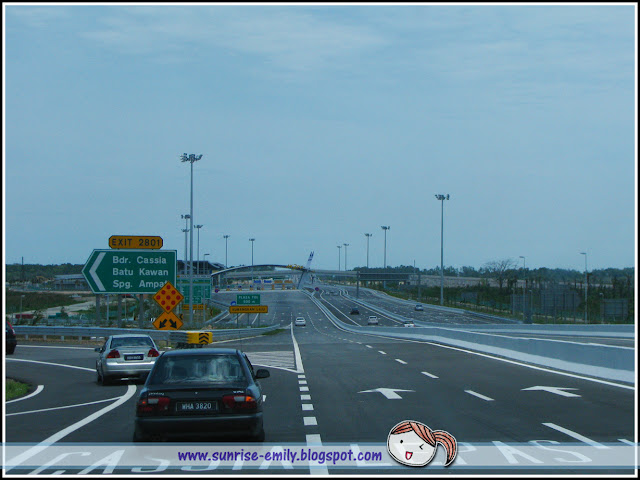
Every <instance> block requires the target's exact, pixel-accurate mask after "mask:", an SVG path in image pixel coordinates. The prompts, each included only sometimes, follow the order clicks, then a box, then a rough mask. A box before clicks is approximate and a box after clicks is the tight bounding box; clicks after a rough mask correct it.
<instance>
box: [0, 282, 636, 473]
mask: <svg viewBox="0 0 640 480" xmlns="http://www.w3.org/2000/svg"><path fill="white" fill-rule="evenodd" d="M341 290H343V289H341V288H338V287H327V286H323V287H321V289H320V291H318V292H315V294H314V295H315V297H316V298H317V299H318V300H320V301H321V302H323V304H324V305H326V306H328V308H330V311H331V312H332V313H333V314H334V315H335V316H336V317H338V318H339V319H340V320H342V321H344V322H349V323H351V324H353V325H355V324H358V325H366V321H367V317H368V315H370V314H372V315H376V316H377V317H378V319H379V321H380V324H381V326H393V325H398V328H404V327H402V326H400V325H399V323H398V321H397V320H395V319H393V318H391V317H387V316H384V315H381V314H380V313H378V312H374V311H369V310H368V309H367V308H366V307H360V315H349V311H350V309H351V307H352V306H353V305H354V304H355V303H354V301H353V300H352V299H350V298H348V297H346V296H344V295H343V294H341V293H340V291H341ZM333 292H337V294H333ZM254 293H260V294H261V298H262V301H261V303H262V304H266V305H269V313H268V314H262V315H261V316H260V319H259V320H258V318H257V317H256V316H255V315H241V316H239V317H238V318H236V316H235V315H233V316H232V317H229V318H225V319H222V320H221V321H220V324H221V325H224V324H226V323H229V322H232V323H235V322H236V321H237V322H238V323H239V324H240V325H246V324H255V322H258V321H260V322H261V323H263V324H273V323H277V324H280V325H281V326H282V327H283V328H282V330H281V331H280V332H279V333H277V334H275V335H265V336H256V337H253V338H245V339H242V340H234V341H227V342H221V343H218V344H213V345H212V347H215V346H216V345H220V346H225V347H236V348H240V349H242V350H244V351H245V352H247V354H248V356H249V358H250V360H251V361H252V363H253V364H254V366H260V367H264V368H268V369H269V370H270V372H271V377H270V378H267V379H264V380H261V383H262V385H263V386H264V389H265V395H266V396H265V410H264V418H265V430H266V440H265V445H269V446H271V447H274V448H281V447H282V446H286V445H297V446H304V445H320V444H322V445H323V446H331V445H346V446H349V447H350V448H352V449H354V450H355V451H360V452H365V451H367V450H371V451H373V450H376V451H378V450H380V451H385V452H386V441H387V437H388V435H389V432H390V430H391V429H392V428H393V427H394V426H395V425H396V424H398V423H399V422H401V421H404V420H414V421H418V422H421V423H424V424H426V425H428V426H429V427H430V428H431V429H433V430H445V431H447V432H449V433H450V434H452V435H453V436H454V437H455V438H456V439H457V441H458V448H459V450H458V457H457V458H456V461H455V462H454V463H453V464H452V465H451V466H449V467H446V473H449V474H456V473H460V474H497V475H504V474H509V475H513V474H535V473H538V474H540V473H542V474H549V473H560V474H595V473H612V472H614V473H616V474H619V473H632V472H631V470H630V469H626V470H619V469H615V468H613V469H612V468H596V467H598V466H599V465H600V464H599V463H598V462H597V461H596V462H594V461H593V458H595V457H593V458H592V456H597V455H601V454H602V453H603V452H605V453H606V452H607V451H613V450H615V448H614V447H616V446H624V445H629V444H631V443H633V442H634V440H635V438H636V430H635V425H636V424H637V419H636V418H635V413H634V407H635V390H634V388H633V386H630V385H628V384H624V383H620V382H613V381H608V382H607V381H602V380H598V379H589V378H585V377H584V376H577V375H571V374H568V373H566V372H556V371H554V370H552V369H540V368H532V367H531V366H528V365H524V364H521V363H516V362H512V361H509V360H507V359H504V358H499V357H495V356H492V355H490V354H479V353H477V352H472V351H469V350H465V349H462V348H456V347H451V346H446V345H438V344H435V343H433V342H425V341H418V340H403V339H394V338H388V337H384V336H376V335H371V334H364V333H350V332H346V331H344V330H342V329H340V328H338V327H337V326H336V325H335V324H334V323H333V322H332V321H331V320H330V319H329V318H327V316H326V315H325V314H324V313H323V312H322V311H321V309H320V308H319V307H318V306H317V305H316V304H315V303H313V302H312V301H311V299H310V298H309V296H308V295H306V294H304V293H303V292H301V291H260V292H254ZM366 295H369V294H366ZM369 296H373V295H369ZM376 298H377V297H376ZM218 299H219V300H220V301H223V302H227V301H231V300H233V299H235V293H231V292H224V293H222V292H221V293H220V297H218ZM382 302H383V303H384V301H382ZM385 305H386V306H387V307H388V308H391V307H390V306H389V305H388V304H385ZM407 313H409V312H407ZM415 313H416V314H417V315H418V316H420V318H421V319H422V320H425V321H426V320H428V319H429V318H432V319H433V318H436V319H437V320H438V322H439V323H440V322H442V321H444V322H446V321H449V322H455V321H460V319H459V317H458V315H457V314H448V315H447V314H445V313H443V312H437V313H433V312H415ZM298 316H303V317H305V318H306V320H307V326H306V327H295V328H294V327H292V326H291V323H292V321H293V320H294V319H295V317H298ZM416 318H417V317H416ZM460 318H465V317H464V315H462V316H460ZM465 321H466V322H468V323H469V324H471V323H472V322H473V321H475V322H480V320H478V319H474V318H472V316H470V317H469V318H466V319H465ZM481 323H485V322H484V321H482V322H481ZM95 357H96V354H95V352H94V351H93V349H92V348H90V347H86V346H80V345H69V344H65V345H53V344H46V345H45V344H42V345H36V344H29V345H25V344H19V345H18V348H17V349H16V353H15V355H13V356H11V357H9V358H7V359H6V362H5V367H6V372H7V373H6V374H7V376H8V377H12V378H17V379H23V380H25V381H28V382H29V383H31V384H33V385H41V386H42V389H41V391H40V392H39V393H37V394H35V395H33V396H31V397H28V398H25V399H22V400H19V401H14V402H7V404H6V405H5V432H6V440H7V442H9V443H11V442H27V443H35V444H40V443H41V442H44V443H45V444H50V443H55V444H57V445H73V449H74V451H75V450H77V451H78V452H81V451H82V449H83V447H82V445H89V444H92V443H95V442H100V443H106V444H107V445H108V446H109V445H111V446H112V448H113V450H114V451H116V450H117V449H118V448H119V446H120V445H123V444H129V448H131V445H130V442H131V438H132V434H133V418H134V405H135V398H136V392H137V391H138V390H139V389H140V385H138V384H135V383H133V382H127V381H123V382H120V383H116V384H114V385H110V386H105V387H102V386H99V385H98V384H97V383H96V374H95ZM193 444H196V445H199V446H201V447H202V448H205V447H206V446H210V445H212V443H195V442H191V443H189V445H193ZM168 445H169V446H173V448H176V449H179V448H180V444H176V446H174V444H173V443H171V444H168ZM238 445H239V444H237V443H236V446H238ZM50 448H51V447H50ZM486 452H488V453H486ZM585 452H586V453H585ZM481 453H482V455H481ZM37 454H38V455H45V454H46V450H45V451H44V452H42V453H40V452H37ZM35 455H36V453H33V455H32V456H35ZM78 455H80V454H78ZM385 455H386V456H385V457H384V459H383V460H384V461H383V462H378V463H375V464H374V463H370V464H367V463H366V462H361V463H359V464H358V465H353V466H333V465H326V464H318V465H315V466H311V467H310V466H308V465H306V466H301V465H299V464H287V463H286V462H283V463H279V462H274V463H271V464H268V465H266V467H265V466H264V465H263V468H259V467H256V466H252V465H246V466H245V465H243V464H242V462H240V463H235V464H234V465H233V466H224V465H218V464H214V463H211V464H210V465H209V466H208V467H205V468H203V469H202V470H201V471H200V472H201V473H209V474H229V473H232V472H233V473H239V474H292V475H300V474H308V473H312V474H364V475H371V474H393V475H398V474H400V475H404V474H418V475H422V474H427V473H438V472H440V473H442V472H443V471H444V470H445V467H443V466H442V460H443V458H444V452H443V450H442V449H441V448H440V449H438V454H437V455H436V459H435V461H434V462H432V463H431V464H429V465H427V466H426V467H422V468H415V467H408V466H404V465H400V464H399V463H397V462H395V461H394V460H393V459H392V458H391V457H390V456H389V455H388V454H385ZM481 456H482V457H483V458H480V457H481ZM29 458H30V457H29V455H28V454H27V455H25V457H24V460H23V461H22V463H21V465H19V466H16V467H15V468H13V469H12V470H11V471H10V473H12V474H14V473H15V474H18V473H20V474H29V473H37V474H52V473H55V472H61V473H80V472H78V471H77V470H75V471H74V470H65V469H64V468H61V467H59V466H57V465H56V460H55V458H51V459H50V463H51V465H49V466H47V465H45V464H43V463H38V464H33V463H31V464H30V462H33V459H32V460H29ZM38 458H40V457H38ZM109 458H116V457H109ZM487 458H495V462H494V463H491V462H490V465H489V466H481V465H482V462H483V461H485V460H486V459H487ZM98 463H99V462H98ZM160 464H161V465H164V466H163V467H158V468H157V469H156V470H155V471H154V473H158V474H184V473H187V472H191V473H194V472H195V471H196V470H197V469H195V468H194V467H190V466H189V465H185V464H183V465H173V464H172V465H169V466H167V465H165V464H162V462H160ZM503 466H506V467H505V468H506V469H505V468H502V467H503ZM92 468H93V469H92V470H90V471H87V470H85V471H84V472H82V473H101V472H102V471H105V472H107V473H109V472H113V473H118V474H127V475H131V474H137V473H143V472H144V470H141V469H139V468H138V469H135V468H131V467H130V466H121V465H119V464H118V462H117V458H116V460H113V461H112V462H111V463H109V462H107V463H106V464H100V463H99V464H98V465H97V466H94V467H92ZM541 468H542V470H541ZM147 471H148V470H147Z"/></svg>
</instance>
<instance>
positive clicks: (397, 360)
mask: <svg viewBox="0 0 640 480" xmlns="http://www.w3.org/2000/svg"><path fill="white" fill-rule="evenodd" d="M395 360H396V362H398V363H401V364H403V365H406V364H407V362H405V361H404V360H400V359H399V358H396V359H395Z"/></svg>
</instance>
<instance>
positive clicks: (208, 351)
mask: <svg viewBox="0 0 640 480" xmlns="http://www.w3.org/2000/svg"><path fill="white" fill-rule="evenodd" d="M239 353H242V352H240V350H237V349H235V348H189V349H177V350H169V351H166V352H164V353H163V354H162V356H163V357H183V356H194V355H196V356H197V355H237V354H239Z"/></svg>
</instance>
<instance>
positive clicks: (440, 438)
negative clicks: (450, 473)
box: [389, 421, 458, 467]
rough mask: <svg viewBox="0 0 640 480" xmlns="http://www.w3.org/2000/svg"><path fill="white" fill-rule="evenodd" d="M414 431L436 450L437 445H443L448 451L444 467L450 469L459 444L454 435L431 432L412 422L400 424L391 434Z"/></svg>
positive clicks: (427, 428) (436, 431)
mask: <svg viewBox="0 0 640 480" xmlns="http://www.w3.org/2000/svg"><path fill="white" fill-rule="evenodd" d="M412 430H413V431H414V432H415V433H416V435H418V436H419V437H420V438H421V439H423V440H424V441H425V442H427V443H428V444H429V445H431V446H432V447H434V448H436V444H438V443H440V444H442V446H443V447H444V449H445V450H446V451H447V461H446V463H445V464H444V466H445V467H448V466H449V465H451V462H453V460H454V459H455V458H456V453H457V452H458V443H457V442H456V439H455V438H454V436H453V435H451V434H450V433H449V432H445V431H444V430H431V429H430V428H429V427H427V426H426V425H424V424H422V423H418V422H411V421H406V422H402V423H399V424H398V425H396V426H395V428H394V429H393V430H391V432H390V433H389V434H390V435H396V434H400V433H407V432H410V431H412Z"/></svg>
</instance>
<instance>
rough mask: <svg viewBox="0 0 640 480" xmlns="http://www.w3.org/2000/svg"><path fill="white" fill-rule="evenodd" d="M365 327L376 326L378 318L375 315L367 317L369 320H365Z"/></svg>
mask: <svg viewBox="0 0 640 480" xmlns="http://www.w3.org/2000/svg"><path fill="white" fill-rule="evenodd" d="M367 325H378V317H376V316H375V315H369V320H367Z"/></svg>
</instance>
